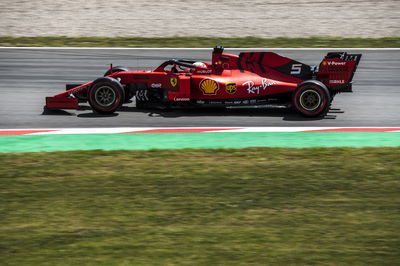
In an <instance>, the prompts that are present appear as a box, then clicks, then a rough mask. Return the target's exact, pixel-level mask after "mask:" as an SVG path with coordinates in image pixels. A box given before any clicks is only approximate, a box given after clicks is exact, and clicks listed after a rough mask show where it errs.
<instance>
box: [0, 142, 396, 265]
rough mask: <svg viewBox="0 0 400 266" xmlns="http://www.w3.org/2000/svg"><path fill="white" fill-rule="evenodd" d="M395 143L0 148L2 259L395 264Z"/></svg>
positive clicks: (50, 262)
mask: <svg viewBox="0 0 400 266" xmlns="http://www.w3.org/2000/svg"><path fill="white" fill-rule="evenodd" d="M399 173H400V147H393V148H358V149H356V148H311V149H285V148H247V149H213V150H205V149H204V150H203V149H198V150H196V149H186V150H150V151H107V152H106V151H76V152H47V153H46V152H45V153H17V154H12V153H9V154H0V179H1V193H0V213H1V224H0V264H1V265H72V264H85V265H86V264H93V265H145V264H146V265H147V264H154V265H166V264H171V265H172V264H181V265H194V264H196V265H210V264H213V265H216V264H218V265H229V264H235V265H265V264H277V265H289V264H306V265H310V264H329V265H354V264H357V265H365V264H373V265H395V264H396V263H398V261H400V253H399V250H398V247H399V246H400V222H399V221H400V208H399V206H400V178H399Z"/></svg>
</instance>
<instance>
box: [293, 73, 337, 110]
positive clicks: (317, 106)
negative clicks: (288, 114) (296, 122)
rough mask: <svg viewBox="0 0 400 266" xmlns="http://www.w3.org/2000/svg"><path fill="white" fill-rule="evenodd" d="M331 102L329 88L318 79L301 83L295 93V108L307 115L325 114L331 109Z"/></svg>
mask: <svg viewBox="0 0 400 266" xmlns="http://www.w3.org/2000/svg"><path fill="white" fill-rule="evenodd" d="M330 103H331V96H330V94H329V90H328V89H327V88H326V86H325V85H324V84H323V83H321V82H319V81H317V80H309V81H305V82H303V83H301V84H300V85H299V86H298V87H297V89H296V90H295V92H294V94H293V106H294V108H295V109H296V111H298V112H299V113H300V114H302V115H303V116H306V117H316V116H323V115H325V114H326V113H327V112H328V110H329V106H330Z"/></svg>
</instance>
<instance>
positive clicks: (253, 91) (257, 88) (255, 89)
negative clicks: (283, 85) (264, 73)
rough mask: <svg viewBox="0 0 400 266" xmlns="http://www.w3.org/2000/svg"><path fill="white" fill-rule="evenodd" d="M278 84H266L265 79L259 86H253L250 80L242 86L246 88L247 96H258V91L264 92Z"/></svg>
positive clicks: (274, 82) (273, 82) (272, 82)
mask: <svg viewBox="0 0 400 266" xmlns="http://www.w3.org/2000/svg"><path fill="white" fill-rule="evenodd" d="M275 84H278V82H276V81H271V82H268V80H267V79H265V78H263V79H262V80H261V85H255V83H254V81H252V80H250V81H246V82H245V83H243V84H242V85H243V86H247V92H248V93H249V94H260V90H263V91H265V89H266V88H267V87H269V86H272V85H275Z"/></svg>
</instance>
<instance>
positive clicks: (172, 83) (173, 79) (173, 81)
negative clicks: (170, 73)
mask: <svg viewBox="0 0 400 266" xmlns="http://www.w3.org/2000/svg"><path fill="white" fill-rule="evenodd" d="M169 82H170V83H171V85H172V87H175V86H176V85H177V84H178V78H170V79H169Z"/></svg>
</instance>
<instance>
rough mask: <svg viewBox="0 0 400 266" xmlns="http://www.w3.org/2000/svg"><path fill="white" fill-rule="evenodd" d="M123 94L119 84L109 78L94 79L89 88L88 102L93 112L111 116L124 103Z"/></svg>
mask: <svg viewBox="0 0 400 266" xmlns="http://www.w3.org/2000/svg"><path fill="white" fill-rule="evenodd" d="M124 98H125V93H124V89H123V87H122V85H121V83H120V82H119V81H118V80H116V79H114V78H111V77H104V78H99V79H96V80H95V81H94V82H93V84H92V86H91V87H90V90H89V94H88V101H89V104H90V106H91V107H92V108H93V110H94V111H96V112H97V113H100V114H112V113H114V112H115V110H117V109H118V108H119V107H120V106H121V105H122V103H123V102H124Z"/></svg>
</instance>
